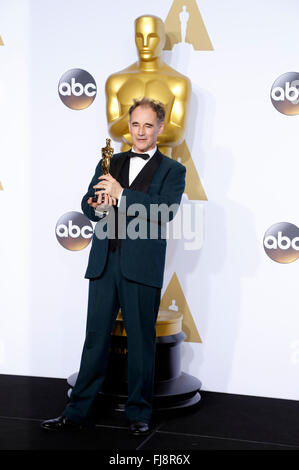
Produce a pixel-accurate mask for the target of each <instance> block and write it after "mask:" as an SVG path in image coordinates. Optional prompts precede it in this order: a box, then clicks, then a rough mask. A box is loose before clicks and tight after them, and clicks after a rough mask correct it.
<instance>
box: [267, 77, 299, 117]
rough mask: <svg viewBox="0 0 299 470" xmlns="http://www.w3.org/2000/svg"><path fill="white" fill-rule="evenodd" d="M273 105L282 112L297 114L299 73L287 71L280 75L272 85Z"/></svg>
mask: <svg viewBox="0 0 299 470" xmlns="http://www.w3.org/2000/svg"><path fill="white" fill-rule="evenodd" d="M271 100H272V104H273V106H274V107H275V108H276V109H277V111H279V112H280V113H282V114H286V115H288V116H295V115H296V114H299V73H297V72H287V73H284V74H283V75H280V77H278V78H277V79H276V80H275V82H274V83H273V85H272V88H271Z"/></svg>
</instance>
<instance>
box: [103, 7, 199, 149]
mask: <svg viewBox="0 0 299 470" xmlns="http://www.w3.org/2000/svg"><path fill="white" fill-rule="evenodd" d="M135 42H136V46H137V51H138V56H139V60H138V61H137V62H135V63H134V64H133V65H130V66H129V67H127V68H125V69H124V70H121V71H120V72H117V73H114V74H113V75H110V77H108V79H107V81H106V99H107V119H108V123H109V133H110V135H111V137H112V138H113V139H114V140H116V141H118V142H122V147H121V150H122V151H126V150H128V149H129V148H131V146H132V139H131V134H130V133H129V127H128V111H129V108H130V106H131V105H132V103H133V99H134V98H142V97H143V96H146V97H147V98H151V99H154V100H159V101H161V102H162V103H163V104H164V106H165V110H166V116H165V127H164V131H163V133H162V134H161V135H159V136H158V142H157V143H158V146H159V149H160V151H161V152H162V153H164V155H168V156H170V157H171V149H172V147H174V146H176V145H179V144H180V143H182V142H183V140H184V136H185V128H186V118H187V111H188V103H189V99H190V93H191V84H190V81H189V79H188V78H187V77H185V76H184V75H182V74H180V73H179V72H177V71H176V70H174V69H173V68H171V67H169V66H168V65H166V64H165V63H164V62H163V60H162V58H161V54H162V50H163V47H164V43H165V28H164V23H163V21H162V20H161V19H160V18H158V17H157V16H150V15H148V16H140V17H139V18H137V19H136V20H135Z"/></svg>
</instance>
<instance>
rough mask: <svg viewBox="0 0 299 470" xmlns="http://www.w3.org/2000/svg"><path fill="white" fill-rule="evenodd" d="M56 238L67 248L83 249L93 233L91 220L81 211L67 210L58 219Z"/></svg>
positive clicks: (72, 249)
mask: <svg viewBox="0 0 299 470" xmlns="http://www.w3.org/2000/svg"><path fill="white" fill-rule="evenodd" d="M55 233H56V238H57V240H58V241H59V243H60V245H62V246H63V247H64V248H66V249H67V250H71V251H79V250H83V248H85V247H86V246H87V245H88V244H89V242H90V239H91V237H92V234H93V226H92V224H91V222H90V220H89V219H88V218H87V217H85V215H84V214H81V212H74V211H73V212H67V213H66V214H64V215H63V216H62V217H60V219H59V220H58V222H57V224H56V228H55Z"/></svg>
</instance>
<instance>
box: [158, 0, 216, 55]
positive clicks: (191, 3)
mask: <svg viewBox="0 0 299 470" xmlns="http://www.w3.org/2000/svg"><path fill="white" fill-rule="evenodd" d="M164 23H165V32H166V41H165V46H164V50H166V51H170V50H171V49H172V48H173V46H174V45H175V44H178V43H188V44H192V46H193V48H194V49H195V50H196V51H212V50H213V46H212V43H211V40H210V38H209V35H208V32H207V30H206V27H205V24H204V22H203V19H202V17H201V14H200V11H199V8H198V6H197V3H196V1H195V0H174V1H173V3H172V6H171V8H170V10H169V13H168V15H167V18H166V20H165V21H164Z"/></svg>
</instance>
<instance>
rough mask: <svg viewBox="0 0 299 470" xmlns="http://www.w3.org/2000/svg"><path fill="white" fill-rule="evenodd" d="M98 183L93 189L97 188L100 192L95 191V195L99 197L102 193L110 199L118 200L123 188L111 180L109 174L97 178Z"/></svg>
mask: <svg viewBox="0 0 299 470" xmlns="http://www.w3.org/2000/svg"><path fill="white" fill-rule="evenodd" d="M99 180H101V181H100V182H99V183H97V184H96V185H95V186H93V187H94V188H95V189H97V188H99V189H101V190H100V191H96V192H95V194H98V195H99V196H101V195H102V194H103V193H105V194H108V195H109V196H111V197H112V198H115V199H119V198H120V195H121V192H122V190H123V187H122V186H121V185H120V184H119V182H118V181H117V180H116V179H115V178H113V176H112V175H110V173H108V175H101V176H99Z"/></svg>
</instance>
